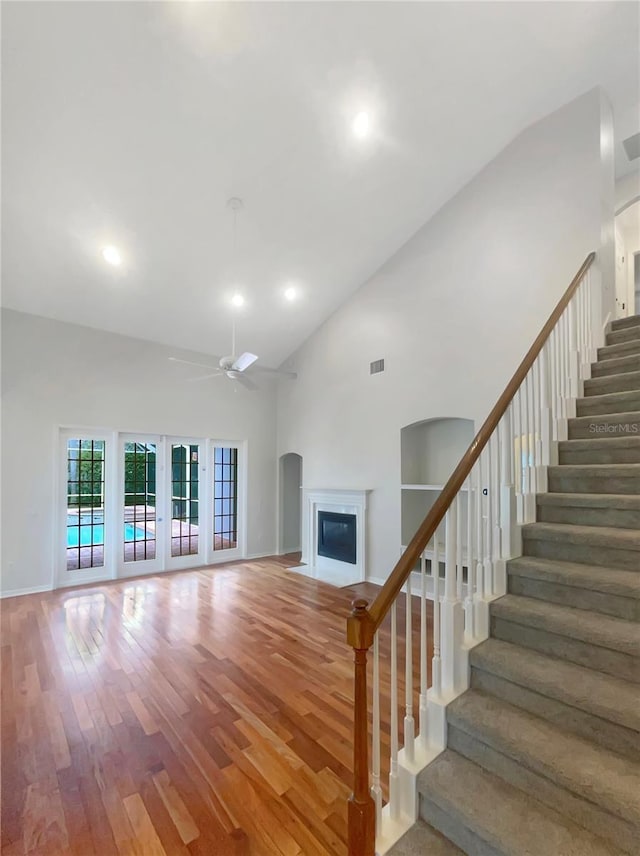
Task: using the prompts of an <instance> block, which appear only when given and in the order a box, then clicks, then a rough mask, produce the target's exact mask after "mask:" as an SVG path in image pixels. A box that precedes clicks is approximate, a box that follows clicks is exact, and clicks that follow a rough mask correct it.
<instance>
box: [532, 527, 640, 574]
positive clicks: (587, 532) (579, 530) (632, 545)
mask: <svg viewBox="0 0 640 856" xmlns="http://www.w3.org/2000/svg"><path fill="white" fill-rule="evenodd" d="M522 537H523V539H525V540H538V541H558V542H562V543H567V542H569V543H571V544H586V545H592V546H598V547H612V548H617V549H624V550H638V551H640V532H638V531H637V530H635V529H617V528H616V527H614V526H576V525H575V524H569V523H527V524H526V525H525V526H523V527H522ZM638 563H639V564H638V570H640V556H638Z"/></svg>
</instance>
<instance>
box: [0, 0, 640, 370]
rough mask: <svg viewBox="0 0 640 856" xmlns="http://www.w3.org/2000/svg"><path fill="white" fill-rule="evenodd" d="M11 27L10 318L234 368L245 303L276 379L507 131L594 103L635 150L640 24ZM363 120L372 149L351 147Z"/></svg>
mask: <svg viewBox="0 0 640 856" xmlns="http://www.w3.org/2000/svg"><path fill="white" fill-rule="evenodd" d="M2 13H3V27H2V29H3V32H2V47H3V58H2V71H3V91H2V95H3V116H2V118H3V153H2V155H3V184H4V186H3V199H2V202H3V260H2V264H3V303H4V304H5V305H6V306H9V307H12V308H15V309H20V310H23V311H27V312H34V313H37V314H41V315H46V316H50V317H54V318H58V319H62V320H69V321H73V322H77V323H80V324H88V325H90V326H94V327H99V328H103V329H107V330H112V331H116V332H120V333H125V334H128V335H133V336H139V337H141V338H147V339H151V340H155V341H158V342H163V343H166V344H169V345H171V346H174V347H176V348H179V347H183V348H191V349H194V350H198V351H204V352H208V353H225V352H227V351H228V350H229V326H230V311H231V310H230V309H229V306H228V302H227V301H228V297H229V295H230V293H232V292H233V290H235V289H236V288H237V289H238V290H241V291H242V292H243V293H244V294H245V295H246V298H247V305H246V306H245V307H244V308H243V309H242V310H241V311H240V313H239V314H240V316H241V317H240V319H239V340H238V346H239V348H240V349H241V350H242V349H244V348H249V349H251V350H253V351H255V353H258V354H260V355H261V357H262V358H263V361H264V362H265V363H267V364H269V363H271V364H278V363H280V361H281V360H283V359H284V358H285V357H286V356H287V355H289V354H290V353H291V352H292V351H293V350H295V348H296V347H298V346H299V345H300V343H301V342H302V341H304V339H306V338H307V337H308V336H309V334H310V333H311V332H312V331H313V330H314V329H315V328H316V327H317V326H318V325H319V324H320V323H321V322H322V321H323V320H324V319H325V318H326V317H327V316H328V315H329V314H330V313H331V312H332V311H334V310H335V309H336V308H337V306H339V304H340V303H341V302H342V301H344V300H345V298H346V297H347V296H348V295H349V294H350V293H352V292H353V291H354V290H355V289H356V288H357V287H358V286H360V285H361V284H362V283H363V282H364V281H365V280H366V279H367V277H368V276H369V275H371V274H372V273H373V272H374V271H375V270H376V269H377V268H378V267H379V266H380V264H381V263H382V262H384V261H385V259H387V258H388V257H389V256H390V255H391V254H393V253H394V252H395V251H396V250H397V249H398V248H399V247H400V246H401V245H402V244H403V243H404V242H405V241H406V240H407V239H408V238H409V237H410V236H411V235H412V234H413V233H414V232H415V231H416V230H417V229H418V228H419V227H420V226H421V225H422V224H423V223H424V222H425V221H426V220H427V219H428V218H429V217H430V216H431V215H433V213H434V212H435V211H436V210H437V209H438V208H439V207H440V206H441V205H442V204H443V203H444V202H445V201H446V200H447V199H449V198H450V197H451V196H452V195H453V194H454V193H455V192H456V191H457V190H458V189H459V188H460V187H461V186H462V185H463V184H464V183H466V182H467V181H468V180H469V179H470V178H471V177H472V176H473V175H474V174H475V173H476V172H477V171H478V170H479V169H480V168H481V167H482V166H483V165H484V164H485V163H487V162H488V161H489V160H490V159H491V158H492V157H493V156H495V154H497V152H498V151H499V150H500V149H501V148H502V147H503V146H504V145H506V144H507V143H508V142H509V141H510V140H511V139H512V138H513V137H514V136H515V135H516V134H517V133H518V132H519V131H521V130H522V129H523V128H524V127H526V126H527V125H528V124H530V123H531V122H533V121H535V120H536V119H538V118H540V117H541V116H543V115H545V114H547V113H548V112H550V111H552V110H554V109H555V108H557V107H559V106H561V105H562V104H563V103H565V102H567V101H569V100H570V99H572V98H574V97H576V96H578V95H579V94H581V93H582V92H584V91H586V90H588V89H590V88H591V87H593V86H595V85H598V84H601V85H603V86H604V88H605V90H606V91H607V92H608V94H609V96H610V97H611V99H612V102H613V105H614V110H615V113H616V130H617V133H618V147H617V149H618V151H617V154H618V164H617V166H618V173H619V175H623V174H624V173H625V172H627V171H628V170H629V169H630V168H631V167H630V165H629V164H628V162H627V161H626V158H625V156H624V153H623V152H622V149H621V145H620V141H621V140H622V139H623V138H625V137H626V136H629V135H630V134H632V133H635V132H636V131H638V130H639V129H640V120H639V118H638V54H637V45H638V7H637V5H636V4H634V3H624V2H623V3H585V4H583V3H544V4H540V3H535V2H534V3H273V4H271V3H255V4H253V3H246V4H245V3H233V4H222V3H220V4H208V3H189V2H179V3H178V2H176V3H133V2H131V3H92V2H84V3H61V2H44V3H39V2H33V3H26V2H23V3H17V2H15V3H4V4H3V9H2ZM362 109H364V110H367V111H369V113H370V114H371V116H372V118H373V120H374V129H375V133H374V134H373V135H372V137H371V138H369V139H367V140H365V141H357V140H355V139H354V138H353V137H352V135H351V134H350V121H351V119H352V118H353V116H354V115H355V114H356V113H357V112H358V111H359V110H362ZM230 196H241V197H242V198H243V199H244V200H245V205H246V210H245V212H244V213H243V214H242V216H241V219H240V221H239V225H238V237H239V246H238V256H237V257H236V258H235V259H234V258H233V254H232V252H231V235H232V229H231V225H232V224H231V218H230V215H229V213H228V212H227V211H226V209H225V202H226V200H227V199H228V198H229V197H230ZM105 244H115V245H117V246H118V247H119V248H120V249H121V250H122V253H123V255H124V257H125V263H124V264H123V265H122V267H121V268H120V269H117V270H116V269H114V268H110V267H108V266H107V265H106V264H105V263H104V261H103V259H102V258H101V256H100V251H101V248H102V247H103V246H104V245H105ZM290 282H293V283H296V284H297V285H298V287H299V291H300V299H299V300H298V301H296V302H295V303H292V304H285V302H284V301H283V299H282V290H283V289H284V287H285V285H287V284H289V283H290Z"/></svg>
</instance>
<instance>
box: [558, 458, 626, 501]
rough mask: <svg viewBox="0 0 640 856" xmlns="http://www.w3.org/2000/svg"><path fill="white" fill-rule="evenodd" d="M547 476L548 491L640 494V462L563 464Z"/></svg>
mask: <svg viewBox="0 0 640 856" xmlns="http://www.w3.org/2000/svg"><path fill="white" fill-rule="evenodd" d="M547 477H548V492H549V493H608V494H612V493H618V494H620V493H625V494H640V463H634V464H629V463H627V464H592V463H588V464H560V465H558V466H552V467H549V468H548V470H547Z"/></svg>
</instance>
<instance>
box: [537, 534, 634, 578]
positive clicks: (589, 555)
mask: <svg viewBox="0 0 640 856" xmlns="http://www.w3.org/2000/svg"><path fill="white" fill-rule="evenodd" d="M522 553H523V555H524V556H536V557H537V558H539V559H553V560H554V561H558V562H577V563H579V564H582V565H602V567H605V568H606V567H609V568H624V570H627V571H640V552H639V551H638V550H624V549H614V548H613V547H610V546H597V545H594V544H584V543H571V542H570V541H555V540H554V541H550V540H549V541H545V540H542V539H540V538H535V539H534V538H527V537H526V536H525V538H524V539H523V543H522Z"/></svg>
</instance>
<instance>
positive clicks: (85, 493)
mask: <svg viewBox="0 0 640 856" xmlns="http://www.w3.org/2000/svg"><path fill="white" fill-rule="evenodd" d="M59 456H60V463H61V469H60V480H59V482H60V489H59V492H58V495H59V497H60V501H59V503H58V509H59V512H58V515H57V517H58V520H57V526H56V527H55V529H56V532H57V536H58V537H57V538H56V543H55V555H56V557H57V560H56V564H57V571H58V573H57V578H58V583H59V584H63V585H72V584H74V583H83V582H98V581H101V580H106V579H110V578H111V577H112V576H113V574H114V563H115V553H114V551H113V542H114V538H115V531H116V517H115V512H116V506H115V502H114V500H115V496H114V494H113V485H114V482H115V472H116V457H115V454H114V444H113V436H112V434H111V432H108V431H93V430H88V429H79V430H77V431H73V430H64V431H61V432H60V443H59Z"/></svg>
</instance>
